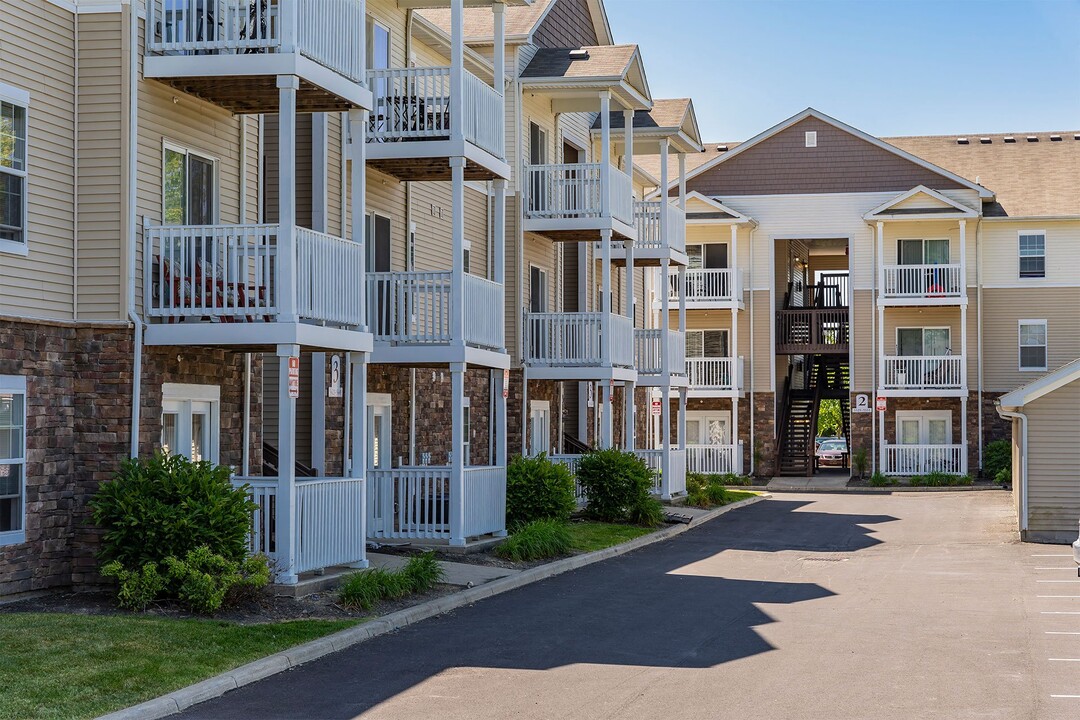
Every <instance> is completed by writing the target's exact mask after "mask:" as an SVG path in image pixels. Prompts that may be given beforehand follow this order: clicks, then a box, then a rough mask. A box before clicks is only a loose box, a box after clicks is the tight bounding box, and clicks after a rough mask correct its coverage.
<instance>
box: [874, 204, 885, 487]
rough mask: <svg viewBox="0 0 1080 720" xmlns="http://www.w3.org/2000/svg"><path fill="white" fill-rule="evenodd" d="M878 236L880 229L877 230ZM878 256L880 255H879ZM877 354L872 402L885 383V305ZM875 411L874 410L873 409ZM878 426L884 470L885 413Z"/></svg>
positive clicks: (879, 319)
mask: <svg viewBox="0 0 1080 720" xmlns="http://www.w3.org/2000/svg"><path fill="white" fill-rule="evenodd" d="M878 227H879V228H880V227H881V223H878ZM879 237H880V230H879ZM879 257H881V256H880V255H879ZM877 355H878V367H879V368H880V372H879V373H878V387H877V388H875V392H874V404H875V405H876V404H877V396H878V395H880V394H881V390H882V385H884V383H885V307H884V306H883V305H878V306H877ZM875 412H876V410H875ZM878 428H879V435H880V437H879V438H878V447H879V449H880V453H879V455H880V457H881V471H882V472H885V464H886V457H885V456H886V454H887V453H886V452H885V413H884V412H879V413H878Z"/></svg>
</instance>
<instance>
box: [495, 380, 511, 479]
mask: <svg viewBox="0 0 1080 720" xmlns="http://www.w3.org/2000/svg"><path fill="white" fill-rule="evenodd" d="M495 377H496V380H495V389H496V394H495V465H496V466H498V467H506V462H507V457H506V398H505V397H503V393H504V392H508V390H509V387H508V383H506V382H504V381H503V372H502V371H501V370H495Z"/></svg>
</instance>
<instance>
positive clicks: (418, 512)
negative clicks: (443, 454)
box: [368, 466, 506, 540]
mask: <svg viewBox="0 0 1080 720" xmlns="http://www.w3.org/2000/svg"><path fill="white" fill-rule="evenodd" d="M452 472H453V470H452V468H450V467H447V466H440V467H407V468H394V469H392V470H369V471H368V535H369V536H370V537H374V538H433V539H442V540H447V539H450V538H451V537H452V536H453V534H454V533H453V530H454V528H453V527H452V524H453V521H452V519H451V517H450V498H451V494H452V492H453V490H452V483H451V478H452ZM462 502H464V504H465V505H464V507H465V526H464V528H462V531H461V534H460V537H463V538H465V537H473V536H476V535H486V534H489V533H494V532H500V531H502V530H505V529H506V468H505V467H466V468H465V494H464V496H463V498H462Z"/></svg>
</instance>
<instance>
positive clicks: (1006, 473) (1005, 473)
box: [994, 466, 1012, 485]
mask: <svg viewBox="0 0 1080 720" xmlns="http://www.w3.org/2000/svg"><path fill="white" fill-rule="evenodd" d="M994 482H996V483H997V484H998V485H1008V484H1009V483H1011V482H1012V467H1010V466H1005V467H1003V468H1001V469H1000V470H998V471H997V474H995V475H994Z"/></svg>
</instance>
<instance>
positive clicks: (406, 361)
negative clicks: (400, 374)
mask: <svg viewBox="0 0 1080 720" xmlns="http://www.w3.org/2000/svg"><path fill="white" fill-rule="evenodd" d="M371 363H372V364H374V365H408V366H411V367H444V366H446V365H449V364H451V363H465V364H467V365H470V366H476V367H486V368H494V369H496V370H507V369H509V368H510V356H509V355H508V354H506V353H505V352H500V351H498V350H491V349H488V348H479V347H473V346H471V345H466V346H464V347H462V346H460V345H459V346H453V345H419V344H416V345H409V344H402V345H391V344H390V343H385V342H379V343H376V344H375V349H374V350H373V352H372V353H371Z"/></svg>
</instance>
